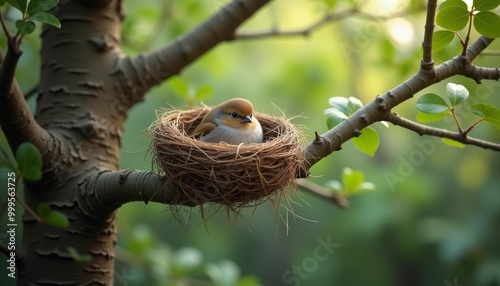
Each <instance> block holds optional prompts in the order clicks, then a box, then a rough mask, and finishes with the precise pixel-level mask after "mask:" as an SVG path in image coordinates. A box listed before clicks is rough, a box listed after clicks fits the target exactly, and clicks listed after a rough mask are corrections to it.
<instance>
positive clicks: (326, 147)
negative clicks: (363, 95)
mask: <svg viewBox="0 0 500 286" xmlns="http://www.w3.org/2000/svg"><path fill="white" fill-rule="evenodd" d="M492 41H493V40H492V39H489V38H486V37H480V38H479V39H478V40H476V41H475V42H474V43H473V44H472V45H470V46H469V48H468V53H467V55H466V56H462V55H459V56H456V57H454V58H453V59H451V60H448V61H446V62H444V63H442V64H440V65H438V66H437V67H435V68H434V69H433V70H431V72H429V71H425V72H424V71H423V70H422V69H421V70H420V71H419V72H418V73H416V74H415V75H413V76H412V77H411V78H409V79H408V80H406V81H405V82H403V83H401V84H400V85H398V86H397V87H395V88H393V89H391V90H389V91H387V92H386V93H384V94H382V95H380V96H377V97H376V99H375V100H374V101H372V102H370V103H368V104H367V105H365V106H364V107H363V108H361V109H359V110H358V111H357V112H356V113H354V114H353V115H352V116H350V117H349V118H347V119H346V120H344V121H343V122H341V123H340V124H338V125H337V126H335V127H334V128H332V129H330V130H329V131H327V132H326V133H324V134H322V135H321V136H319V137H318V138H317V139H315V140H314V141H313V142H311V143H309V144H308V145H307V146H305V147H304V149H303V151H304V157H305V161H306V168H307V169H309V168H310V167H311V166H313V165H314V164H316V163H317V162H319V161H320V160H321V159H323V158H324V157H326V156H328V155H330V154H331V153H332V152H334V151H336V150H339V148H340V146H341V145H342V144H343V143H344V142H346V141H347V140H349V139H351V138H353V137H356V136H359V135H360V134H361V130H362V129H363V128H365V127H367V126H368V125H371V124H373V123H375V122H377V121H383V120H387V117H388V116H390V114H391V109H392V108H394V107H395V106H397V105H399V104H401V103H402V102H404V101H406V100H408V99H410V98H412V97H413V95H415V94H416V93H417V92H419V91H421V90H422V89H424V88H426V87H429V86H431V85H433V84H435V83H437V82H440V81H442V80H445V79H447V78H450V77H452V76H454V75H464V76H467V77H469V78H473V79H476V78H477V79H479V78H482V77H481V76H482V75H483V73H484V72H485V71H486V72H487V75H488V79H495V80H498V79H499V78H500V73H499V72H498V69H485V68H474V67H473V66H472V64H471V61H472V60H473V59H474V58H475V57H476V56H477V55H478V54H479V53H481V51H483V50H484V49H485V48H486V47H488V45H489V44H490V43H491V42H492ZM478 73H479V74H478ZM467 142H474V141H467ZM471 144H472V143H471Z"/></svg>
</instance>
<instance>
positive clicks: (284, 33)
mask: <svg viewBox="0 0 500 286" xmlns="http://www.w3.org/2000/svg"><path fill="white" fill-rule="evenodd" d="M357 13H358V14H359V13H360V12H359V11H358V10H357V9H349V10H345V11H342V12H332V13H328V14H326V15H325V16H324V17H322V18H320V19H319V20H318V21H316V22H315V23H313V24H311V25H309V26H307V27H305V28H302V29H297V30H280V29H278V28H276V27H273V28H272V29H270V30H266V31H254V32H237V33H236V35H235V38H236V39H238V40H248V39H262V38H268V37H276V36H281V37H293V36H304V37H305V36H309V35H310V34H311V33H312V32H314V31H315V30H317V29H319V28H321V27H322V26H324V25H326V24H328V23H330V22H334V21H339V20H342V19H345V18H347V17H349V16H352V15H354V14H357Z"/></svg>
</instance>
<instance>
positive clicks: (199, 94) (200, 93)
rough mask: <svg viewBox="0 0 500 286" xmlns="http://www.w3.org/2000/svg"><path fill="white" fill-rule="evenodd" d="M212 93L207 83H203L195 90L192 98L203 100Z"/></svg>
mask: <svg viewBox="0 0 500 286" xmlns="http://www.w3.org/2000/svg"><path fill="white" fill-rule="evenodd" d="M212 93H213V88H212V87H211V86H209V85H204V86H201V87H200V88H198V89H197V90H196V93H195V94H194V98H195V99H196V100H198V101H203V100H205V99H208V98H210V96H211V95H212Z"/></svg>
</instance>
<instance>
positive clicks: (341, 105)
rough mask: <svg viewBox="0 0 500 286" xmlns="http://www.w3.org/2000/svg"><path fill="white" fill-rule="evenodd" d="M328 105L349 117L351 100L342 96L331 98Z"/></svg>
mask: <svg viewBox="0 0 500 286" xmlns="http://www.w3.org/2000/svg"><path fill="white" fill-rule="evenodd" d="M328 103H329V104H330V105H331V106H332V107H333V108H336V109H338V110H340V111H341V112H342V113H344V114H345V115H346V116H349V99H347V98H345V97H341V96H335V97H330V99H328Z"/></svg>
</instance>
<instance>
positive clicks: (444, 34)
mask: <svg viewBox="0 0 500 286" xmlns="http://www.w3.org/2000/svg"><path fill="white" fill-rule="evenodd" d="M454 37H455V33H453V32H452V31H436V32H434V35H433V36H432V39H433V40H432V52H436V51H439V50H441V49H442V48H444V47H446V46H447V45H448V44H449V43H450V42H451V41H452V40H453V38H454Z"/></svg>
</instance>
